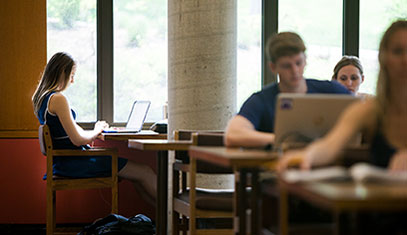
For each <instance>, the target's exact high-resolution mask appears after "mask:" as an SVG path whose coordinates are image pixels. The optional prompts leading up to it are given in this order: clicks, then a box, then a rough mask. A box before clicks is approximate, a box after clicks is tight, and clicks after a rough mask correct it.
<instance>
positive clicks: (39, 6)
mask: <svg viewBox="0 0 407 235" xmlns="http://www.w3.org/2000/svg"><path fill="white" fill-rule="evenodd" d="M46 28H47V27H46V0H3V1H2V2H1V7H0V110H1V112H0V137H24V136H25V137H31V136H35V135H36V132H37V127H38V121H37V120H36V118H35V116H34V114H33V109H32V105H31V96H32V94H33V92H34V90H35V88H36V85H37V82H38V80H39V77H40V74H41V71H42V69H43V68H44V66H45V64H46V57H47V53H46Z"/></svg>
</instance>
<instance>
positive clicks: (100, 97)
mask: <svg viewBox="0 0 407 235" xmlns="http://www.w3.org/2000/svg"><path fill="white" fill-rule="evenodd" d="M278 2H279V1H278V0H262V10H261V12H262V26H261V28H262V35H261V38H262V41H261V54H262V60H261V80H262V82H261V87H262V88H263V87H264V86H266V85H268V84H270V83H273V82H276V81H277V77H276V76H275V75H273V74H272V73H271V72H270V70H269V68H268V61H267V58H266V55H265V53H264V50H265V46H266V42H267V38H269V37H270V35H272V34H274V33H277V32H278V10H279V9H278ZM342 4H343V16H342V22H343V23H342V27H343V30H342V55H345V54H347V55H355V56H358V55H359V18H360V0H343V3H342ZM96 11H97V17H96V25H97V42H96V43H97V56H96V57H97V63H96V67H97V101H96V102H97V111H96V119H97V120H105V121H107V122H108V123H113V92H114V91H113V90H114V89H113V70H114V68H113V59H114V54H113V50H114V45H113V33H114V31H113V0H97V1H96ZM80 124H81V125H82V126H83V127H85V128H91V127H92V126H93V123H80ZM114 124H115V125H124V123H114ZM146 125H147V126H148V125H151V123H146Z"/></svg>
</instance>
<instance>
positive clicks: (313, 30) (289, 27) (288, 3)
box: [278, 0, 342, 80]
mask: <svg viewBox="0 0 407 235" xmlns="http://www.w3.org/2000/svg"><path fill="white" fill-rule="evenodd" d="M278 22H279V25H278V28H279V31H280V32H282V31H293V32H296V33H298V34H299V35H300V36H301V37H302V39H303V40H304V42H305V46H306V47H307V50H306V55H307V66H306V67H305V71H304V77H306V78H316V79H322V80H331V78H332V74H333V72H332V71H333V69H334V67H335V65H336V63H337V62H338V61H339V60H340V59H341V57H342V1H337V0H329V1H327V0H308V1H298V0H284V1H279V19H278Z"/></svg>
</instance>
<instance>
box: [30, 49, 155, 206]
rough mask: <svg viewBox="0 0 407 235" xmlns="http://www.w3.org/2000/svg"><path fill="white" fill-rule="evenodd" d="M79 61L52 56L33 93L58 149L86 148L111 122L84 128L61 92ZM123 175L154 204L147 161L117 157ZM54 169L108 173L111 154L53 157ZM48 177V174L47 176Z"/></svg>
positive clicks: (76, 173)
mask: <svg viewBox="0 0 407 235" xmlns="http://www.w3.org/2000/svg"><path fill="white" fill-rule="evenodd" d="M75 72H76V64H75V61H74V60H73V59H72V58H71V56H69V55H68V54H66V53H62V52H59V53H56V54H55V55H53V56H52V58H51V59H50V60H49V62H48V64H47V66H46V67H45V70H44V72H43V74H42V78H41V80H40V82H39V84H38V87H37V89H36V91H35V93H34V95H33V97H32V102H33V107H34V113H35V115H36V116H37V118H38V120H39V122H40V124H47V125H48V126H49V128H50V132H51V134H52V143H53V145H54V148H55V149H86V148H89V145H88V144H90V143H91V142H92V141H94V140H95V139H97V138H99V137H101V132H102V129H104V128H106V127H107V126H108V125H107V123H106V122H104V121H98V122H96V124H95V127H94V129H93V130H90V131H85V130H83V129H82V128H81V127H80V126H79V125H78V124H77V123H76V122H75V118H76V113H75V112H74V111H73V110H72V109H71V108H70V107H69V103H68V100H67V98H66V97H65V96H64V95H63V94H62V93H61V92H63V91H64V90H66V89H67V88H68V87H69V85H70V84H71V83H74V81H75V78H74V76H75ZM118 167H119V169H118V170H119V172H118V175H119V177H121V178H125V179H129V180H131V181H133V183H134V185H135V186H136V189H137V188H140V186H139V185H141V186H142V187H143V188H144V190H145V191H144V190H138V191H139V193H140V194H141V196H143V198H144V199H145V200H147V202H149V203H153V204H154V198H155V197H156V183H155V182H156V174H155V173H154V172H153V170H152V169H151V168H150V167H148V166H147V165H142V164H138V163H135V162H132V161H127V159H123V158H119V159H118ZM53 172H54V174H55V175H58V176H66V177H72V178H81V177H97V176H106V175H108V174H110V172H111V158H110V157H108V156H105V157H93V156H90V157H76V156H72V157H62V158H55V159H54V166H53ZM44 178H46V176H44Z"/></svg>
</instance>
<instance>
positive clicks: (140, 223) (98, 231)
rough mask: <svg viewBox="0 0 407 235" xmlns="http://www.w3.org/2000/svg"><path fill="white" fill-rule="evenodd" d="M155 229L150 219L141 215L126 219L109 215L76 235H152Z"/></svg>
mask: <svg viewBox="0 0 407 235" xmlns="http://www.w3.org/2000/svg"><path fill="white" fill-rule="evenodd" d="M153 234H155V228H154V225H153V223H152V221H151V219H150V218H148V217H147V216H145V215H143V214H138V215H136V216H133V217H130V218H126V217H124V216H121V215H116V214H110V215H108V216H106V217H104V218H101V219H98V220H96V221H95V222H93V223H92V224H91V225H88V226H86V227H85V228H84V229H83V230H82V231H81V232H79V233H78V235H153Z"/></svg>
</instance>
